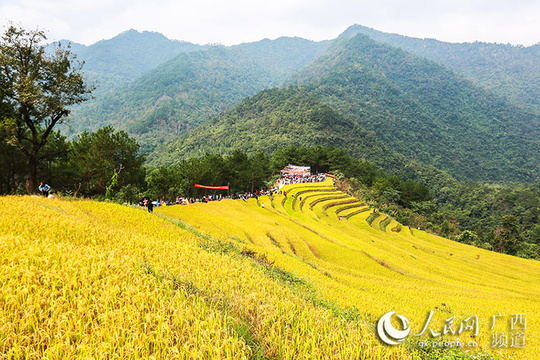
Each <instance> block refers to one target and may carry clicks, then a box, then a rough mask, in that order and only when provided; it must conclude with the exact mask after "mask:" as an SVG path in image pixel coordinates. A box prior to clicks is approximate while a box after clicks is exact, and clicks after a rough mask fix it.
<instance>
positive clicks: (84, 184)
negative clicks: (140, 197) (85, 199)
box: [68, 126, 146, 196]
mask: <svg viewBox="0 0 540 360" xmlns="http://www.w3.org/2000/svg"><path fill="white" fill-rule="evenodd" d="M144 161H145V156H144V155H141V154H139V144H138V143H137V141H135V139H133V138H131V137H129V135H128V134H127V133H126V132H125V131H118V132H115V131H114V128H113V127H112V126H106V127H104V128H101V129H99V130H97V131H96V132H94V133H92V134H90V133H88V132H86V131H85V132H83V133H82V134H80V135H79V136H78V138H77V140H76V141H74V142H73V144H72V149H71V152H70V154H69V165H68V166H69V168H71V169H73V171H74V174H76V179H75V182H76V183H75V184H74V188H77V187H78V183H80V184H81V186H80V190H81V191H82V193H83V194H84V195H89V196H91V195H105V193H106V191H107V188H108V187H110V190H119V189H120V188H122V187H123V186H126V185H135V186H137V187H144V186H145V180H144V178H145V174H146V172H145V169H144V168H143V166H142V165H143V163H144ZM115 174H116V176H115ZM113 178H114V179H115V180H116V184H114V185H112V182H111V181H112V179H113ZM111 185H112V187H111Z"/></svg>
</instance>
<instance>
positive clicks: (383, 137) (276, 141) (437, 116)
mask: <svg viewBox="0 0 540 360" xmlns="http://www.w3.org/2000/svg"><path fill="white" fill-rule="evenodd" d="M289 83H291V84H301V85H302V86H300V87H298V88H294V90H293V88H289V89H282V90H275V91H272V92H263V93H261V94H258V95H257V96H256V97H254V98H253V99H250V100H246V101H244V102H243V103H242V104H240V105H238V107H237V108H236V109H234V110H232V111H229V112H226V113H224V114H222V115H221V116H220V117H218V118H216V119H215V120H214V122H213V123H212V124H210V125H207V126H205V127H203V128H200V129H197V130H195V131H194V132H193V133H192V134H190V135H189V136H185V137H182V138H180V139H179V140H175V141H173V142H171V143H169V144H167V145H166V146H164V147H161V148H159V151H158V153H156V154H154V156H152V157H151V159H153V161H155V162H156V163H160V164H165V163H167V162H169V161H170V160H171V158H169V159H168V160H164V161H163V159H166V157H167V155H165V154H164V153H166V152H168V153H169V155H168V156H171V155H170V154H173V155H172V156H173V157H174V158H177V157H183V156H187V155H193V154H196V153H197V152H199V153H200V152H204V151H208V150H210V149H213V150H214V151H219V152H230V151H231V150H232V149H234V148H240V149H242V150H245V151H248V152H250V151H256V150H264V151H271V150H273V149H275V148H277V147H279V146H283V145H286V144H287V143H294V144H297V145H309V144H312V145H317V144H321V145H336V144H337V143H339V146H340V147H344V148H346V149H347V150H348V151H350V152H351V153H352V154H355V155H360V156H362V157H364V158H366V159H367V160H369V161H372V162H375V163H378V164H380V163H381V162H382V163H383V164H382V165H383V167H384V168H387V169H388V167H389V166H388V164H386V165H385V164H384V163H385V162H386V159H387V157H382V158H379V159H377V157H378V156H371V154H370V153H369V151H367V152H365V151H366V149H370V146H369V142H368V141H365V136H364V135H359V134H367V133H366V132H365V130H367V131H368V133H369V132H370V131H371V132H373V133H375V134H376V138H377V139H378V140H380V142H379V143H383V144H384V145H385V147H386V148H387V149H389V150H388V151H391V152H392V153H400V154H403V155H404V156H405V158H408V159H411V160H415V161H418V162H420V163H423V164H427V165H434V166H436V167H437V168H439V169H442V170H445V171H448V172H449V173H450V174H452V175H454V176H456V177H457V178H458V179H461V180H475V181H487V182H516V181H533V180H535V179H538V175H539V170H538V166H539V165H538V156H537V155H538V154H539V153H540V145H539V143H538V138H540V131H539V124H540V122H539V121H538V120H539V119H538V117H537V116H533V115H530V114H528V113H525V112H523V111H521V110H520V109H518V108H516V107H514V106H512V105H510V104H508V103H507V102H505V101H504V100H503V99H501V98H500V97H498V96H496V95H493V94H491V93H489V92H486V91H485V90H483V89H481V88H479V87H478V86H475V85H474V84H473V83H471V82H469V81H467V80H465V79H463V78H461V77H459V76H457V75H456V74H455V73H453V72H452V71H451V70H449V69H447V68H445V67H443V66H441V65H438V64H436V63H434V62H432V61H429V60H426V59H422V58H419V57H417V56H415V55H413V54H410V53H407V52H405V51H403V50H400V49H397V48H394V47H391V46H388V45H386V44H382V43H377V42H375V41H373V40H371V39H369V38H368V37H367V36H364V35H358V36H355V37H353V38H351V39H342V40H340V41H339V42H338V43H336V44H335V45H334V46H332V48H331V49H330V50H329V51H328V52H327V53H326V54H324V55H323V56H321V57H320V58H318V59H317V60H316V61H314V62H313V63H311V64H310V65H308V66H307V67H305V68H304V69H302V70H300V71H299V72H298V73H296V74H295V75H294V76H293V77H292V78H291V79H290V80H289ZM291 92H292V93H291ZM268 104H271V105H270V106H269V105H268ZM310 107H312V108H313V109H315V111H314V112H310V111H309V108H310ZM321 109H324V111H322V110H321ZM317 111H319V114H320V113H323V114H325V117H323V119H324V120H322V122H321V121H319V120H320V118H318V117H317V116H315V117H313V116H312V114H313V113H317ZM317 121H319V122H317ZM344 124H347V125H346V126H345V127H344ZM353 129H354V130H353ZM371 139H375V138H374V137H373V136H371ZM372 143H373V144H376V143H377V142H376V141H375V140H372ZM373 146H375V147H377V148H378V146H379V145H373ZM388 151H386V152H388ZM162 153H163V154H162ZM392 158H394V157H392ZM403 165H405V164H403ZM390 168H394V166H390Z"/></svg>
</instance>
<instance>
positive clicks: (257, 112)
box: [148, 86, 403, 167]
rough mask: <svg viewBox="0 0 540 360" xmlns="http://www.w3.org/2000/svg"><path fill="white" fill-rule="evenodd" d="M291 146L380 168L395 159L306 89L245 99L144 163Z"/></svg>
mask: <svg viewBox="0 0 540 360" xmlns="http://www.w3.org/2000/svg"><path fill="white" fill-rule="evenodd" d="M290 145H296V146H316V145H323V146H335V147H340V148H344V149H346V150H347V151H348V152H349V153H351V154H352V155H354V156H356V157H359V158H367V159H370V160H372V159H376V163H377V164H378V165H383V164H382V163H385V164H384V165H389V164H388V163H386V162H390V163H394V162H395V161H396V155H395V154H392V153H391V152H388V151H387V150H386V149H385V148H384V146H383V145H382V144H381V143H380V142H379V141H378V140H377V139H376V137H375V134H374V133H373V132H367V131H365V130H363V129H362V128H360V127H359V126H357V125H355V124H354V123H353V122H351V121H350V120H348V119H346V118H344V117H343V116H341V115H340V114H339V113H337V112H336V111H334V110H333V109H332V108H331V107H330V106H328V105H326V104H325V103H323V102H322V101H321V100H320V99H318V98H316V97H313V96H310V95H309V94H308V93H307V92H306V91H305V90H304V88H302V87H294V86H293V87H289V88H286V89H278V88H275V89H270V90H264V91H261V92H259V93H258V94H256V95H254V96H252V97H250V98H247V99H245V100H244V101H242V102H241V103H240V104H238V105H236V106H235V107H234V108H232V109H231V110H228V111H225V112H224V113H222V114H220V115H219V116H217V117H215V118H214V119H213V121H212V122H210V123H208V124H205V125H203V126H201V127H198V128H196V129H194V130H192V131H191V132H189V133H187V134H185V135H183V136H181V137H179V138H177V139H172V140H170V141H168V142H165V143H164V145H162V146H160V147H158V148H156V151H154V152H153V153H152V154H150V158H149V161H148V162H149V164H150V165H152V166H168V165H170V164H175V163H177V162H178V161H181V160H182V159H185V158H187V157H194V156H201V155H204V154H205V153H207V152H209V153H216V152H217V153H221V154H230V153H231V152H232V151H233V150H241V151H243V152H246V153H247V154H249V155H254V154H256V153H257V152H260V151H262V152H265V153H267V154H270V153H272V152H273V151H275V150H277V149H279V148H284V147H287V146H290ZM399 159H400V160H401V161H402V159H401V157H399ZM402 164H403V163H401V165H402ZM394 165H396V166H395V167H400V166H401V165H399V166H398V165H397V164H394Z"/></svg>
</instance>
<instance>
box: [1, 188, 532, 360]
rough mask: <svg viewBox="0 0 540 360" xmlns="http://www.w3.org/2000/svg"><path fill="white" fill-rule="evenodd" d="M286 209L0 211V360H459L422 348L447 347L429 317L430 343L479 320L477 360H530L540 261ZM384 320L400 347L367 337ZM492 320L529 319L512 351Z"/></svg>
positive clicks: (26, 207) (360, 220) (238, 203)
mask: <svg viewBox="0 0 540 360" xmlns="http://www.w3.org/2000/svg"><path fill="white" fill-rule="evenodd" d="M297 186H298V188H300V187H301V186H300V185H297ZM303 186H305V185H303ZM322 186H325V185H324V184H323V185H321V187H322ZM326 186H328V183H327V184H326ZM285 189H286V190H288V191H289V192H290V193H291V194H292V193H295V191H296V190H295V189H296V188H295V186H294V185H293V186H288V187H286V188H285ZM304 190H306V189H304ZM305 194H306V195H307V194H308V193H305ZM280 196H281V197H280ZM324 196H328V195H322V197H324ZM282 197H283V196H282V195H276V196H275V201H276V203H275V208H273V207H272V206H265V207H264V208H263V207H262V206H260V205H258V204H262V203H269V202H270V201H271V199H270V198H269V197H266V196H262V197H259V199H258V201H257V200H255V199H249V200H248V201H246V202H244V201H242V200H234V201H233V200H223V201H220V202H210V203H208V204H202V203H201V204H193V205H188V206H180V205H179V206H167V207H159V208H157V209H155V212H156V213H155V214H149V213H148V212H146V211H143V210H141V209H138V208H132V207H127V206H120V205H115V204H110V203H98V202H93V201H74V200H73V201H70V200H62V199H56V200H50V199H43V198H33V197H3V198H0V254H1V255H0V358H43V357H47V358H82V357H84V358H88V357H91V358H112V357H116V358H182V359H184V358H203V359H214V358H222V359H227V358H230V359H237V358H240V359H241V358H246V359H247V358H279V359H281V358H284V359H293V358H294V359H298V358H306V359H308V358H317V359H319V358H321V359H322V358H324V359H326V358H330V359H407V358H431V359H436V358H440V357H442V356H446V357H447V358H467V357H468V356H469V355H467V353H466V352H465V350H463V349H449V350H440V349H433V348H430V350H429V351H428V350H426V349H423V348H420V347H419V345H418V341H419V340H426V341H428V342H429V343H430V344H431V343H432V342H433V341H437V340H439V339H442V338H443V337H442V336H441V337H436V338H434V339H431V338H430V337H429V336H427V337H426V336H425V335H424V336H422V337H416V336H414V334H417V333H419V332H420V331H421V330H422V326H423V325H424V322H425V320H426V318H427V315H428V314H429V312H430V311H431V310H433V319H432V322H431V324H430V327H431V328H432V329H433V330H434V331H440V330H441V328H442V325H444V323H445V320H448V319H449V318H452V317H453V319H454V320H453V321H454V323H453V327H454V330H457V329H458V328H459V324H460V322H461V320H463V319H464V318H466V317H467V316H471V315H476V316H478V319H479V335H478V337H475V338H474V340H475V341H477V343H478V345H479V346H478V347H477V348H474V349H469V350H471V352H470V354H475V356H480V357H482V358H486V357H485V356H484V355H482V354H486V353H487V354H490V355H493V356H495V357H500V358H503V357H507V356H509V355H512V356H513V357H514V358H518V359H532V358H534V357H535V355H536V354H537V353H538V352H540V341H539V336H538V334H539V330H540V329H539V325H538V324H539V323H540V316H539V314H538V311H537V310H538V309H539V308H540V307H539V302H540V300H539V299H540V296H539V295H540V289H539V286H538V274H539V273H540V265H539V264H538V262H535V261H531V260H525V259H520V258H515V257H511V256H507V255H502V254H497V253H494V252H489V251H485V250H482V249H478V248H474V247H471V246H468V245H463V244H459V243H456V242H453V241H450V240H447V239H443V238H440V237H437V236H434V235H431V234H428V233H425V232H423V231H419V230H414V231H413V232H412V233H411V232H409V231H401V232H394V231H388V232H383V231H381V230H380V228H379V225H377V226H375V227H371V226H370V225H369V224H368V223H367V222H366V219H367V218H368V217H369V216H371V214H370V212H368V211H364V212H361V213H358V214H356V215H354V216H352V217H351V218H350V219H348V220H343V221H339V220H337V218H336V217H333V216H329V217H326V216H324V215H323V216H319V217H317V216H315V215H317V214H321V215H322V204H321V206H315V207H313V210H312V211H306V212H303V211H299V209H296V210H293V209H292V200H288V201H285V202H284V203H283V205H282V207H280V204H281V200H282ZM313 199H317V198H316V197H315V198H313ZM381 218H382V217H381ZM381 220H382V219H381ZM397 225H398V224H397V223H396V222H395V220H392V221H391V222H390V224H389V226H390V227H391V228H394V227H397ZM389 311H396V312H397V313H398V314H402V315H404V316H405V317H406V318H407V319H408V320H409V321H410V326H411V335H409V337H408V338H407V339H406V340H405V343H404V344H403V345H399V346H394V347H391V346H387V345H384V344H382V343H381V342H380V340H379V339H378V338H377V336H376V332H375V325H376V322H377V320H378V319H379V318H380V317H381V315H383V314H385V313H387V312H389ZM499 314H500V315H508V316H509V315H510V314H525V315H526V318H527V328H526V330H525V331H524V333H525V336H526V343H525V346H524V347H523V348H522V349H511V348H510V347H509V346H508V347H507V348H492V347H491V346H490V343H491V341H492V337H493V330H497V331H498V333H501V332H503V331H507V332H508V336H509V337H510V336H511V335H510V332H509V330H508V329H505V328H500V327H496V328H495V329H490V327H491V323H490V320H491V319H492V317H493V316H494V315H499ZM444 339H447V340H452V339H454V340H455V339H456V336H452V335H451V334H448V335H447V336H445V337H444ZM460 339H461V341H465V340H467V341H468V340H470V339H473V338H472V337H471V335H470V332H466V333H463V334H461V336H460ZM509 341H510V340H509ZM508 345H510V342H509V343H508ZM439 350H440V351H439Z"/></svg>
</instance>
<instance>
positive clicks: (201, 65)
mask: <svg viewBox="0 0 540 360" xmlns="http://www.w3.org/2000/svg"><path fill="white" fill-rule="evenodd" d="M329 45H330V44H329V42H312V41H309V40H304V39H300V38H279V39H277V40H273V41H271V40H267V39H266V40H262V41H259V42H255V43H248V44H241V45H237V46H232V47H224V46H214V47H211V48H209V49H208V50H205V51H199V52H191V53H182V54H179V55H178V56H176V57H175V58H173V59H171V60H169V61H167V62H165V63H163V64H162V65H160V66H158V67H157V68H156V69H154V70H151V71H149V72H148V73H146V74H145V75H143V76H142V77H140V78H139V79H137V80H136V81H135V82H133V83H131V84H129V85H126V86H124V87H121V88H118V89H116V90H114V91H111V92H109V93H107V94H103V95H102V96H100V98H99V99H96V101H93V102H91V103H88V104H86V105H85V106H83V107H81V108H80V109H79V110H78V111H76V112H75V113H74V116H73V117H74V121H73V123H78V124H79V126H83V127H84V128H85V129H88V128H90V129H95V128H98V127H101V126H103V125H109V124H112V125H114V126H115V127H117V128H120V129H125V130H128V131H129V132H130V133H132V134H135V135H137V136H138V138H139V140H140V142H141V143H142V144H143V146H146V150H149V147H150V148H151V147H152V146H154V145H155V144H156V143H157V142H159V141H160V140H161V139H163V138H166V137H170V136H171V135H175V134H180V133H182V132H185V131H188V130H189V129H191V128H193V127H194V126H197V125H200V124H202V123H204V122H205V121H208V120H209V119H210V118H211V116H213V115H217V114H218V113H219V112H221V111H223V110H225V109H226V108H227V107H230V106H232V105H233V104H235V103H238V102H240V101H241V100H242V99H244V98H245V97H248V96H251V95H254V94H255V93H257V92H258V91H261V90H263V89H267V88H272V87H275V86H277V85H279V84H280V83H281V82H282V81H283V80H285V79H286V78H287V77H289V76H290V75H291V74H292V73H294V72H295V71H297V70H298V69H300V68H301V67H303V66H305V65H306V64H308V63H309V62H310V61H312V60H313V59H315V58H316V57H318V56H319V55H320V54H322V53H323V52H324V51H325V50H326V49H327V48H328V47H329Z"/></svg>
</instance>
